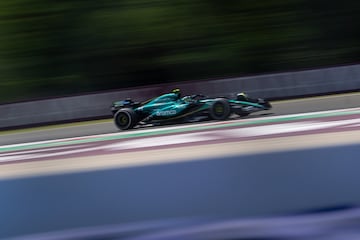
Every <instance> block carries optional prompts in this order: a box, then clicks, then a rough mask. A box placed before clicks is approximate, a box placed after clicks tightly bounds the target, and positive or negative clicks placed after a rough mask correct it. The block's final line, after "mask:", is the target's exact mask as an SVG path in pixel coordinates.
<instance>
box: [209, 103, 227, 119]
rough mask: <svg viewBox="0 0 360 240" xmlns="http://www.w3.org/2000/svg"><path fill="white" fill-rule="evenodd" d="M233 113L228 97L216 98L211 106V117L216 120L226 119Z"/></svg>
mask: <svg viewBox="0 0 360 240" xmlns="http://www.w3.org/2000/svg"><path fill="white" fill-rule="evenodd" d="M230 114H231V109H230V104H229V102H228V100H227V99H224V98H218V99H215V101H214V102H213V104H212V105H211V107H210V117H211V118H212V119H214V120H225V119H227V118H228V117H229V116H230Z"/></svg>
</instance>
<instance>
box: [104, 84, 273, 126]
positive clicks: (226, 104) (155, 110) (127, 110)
mask: <svg viewBox="0 0 360 240" xmlns="http://www.w3.org/2000/svg"><path fill="white" fill-rule="evenodd" d="M269 109H271V104H270V103H269V102H268V101H266V100H264V99H262V98H257V99H251V98H248V97H247V96H246V94H244V93H239V94H237V97H236V99H229V98H224V97H217V98H211V97H206V96H203V95H192V96H185V97H180V90H179V89H174V90H173V91H172V92H171V93H167V94H163V95H161V96H158V97H155V98H153V99H150V100H148V101H146V102H142V103H140V102H134V101H132V100H131V99H126V100H122V101H116V102H114V103H113V105H112V106H111V111H112V114H113V116H114V121H115V125H116V126H117V127H118V128H119V129H121V130H127V129H131V128H134V127H135V126H138V125H147V124H158V125H161V124H169V123H179V122H195V121H201V120H205V119H214V120H225V119H228V118H229V116H230V115H231V114H233V113H234V114H237V115H239V116H241V117H242V116H247V115H249V114H250V113H253V112H257V111H262V110H269Z"/></svg>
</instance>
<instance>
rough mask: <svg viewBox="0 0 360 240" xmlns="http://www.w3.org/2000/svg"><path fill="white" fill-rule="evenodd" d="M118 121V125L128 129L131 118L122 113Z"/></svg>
mask: <svg viewBox="0 0 360 240" xmlns="http://www.w3.org/2000/svg"><path fill="white" fill-rule="evenodd" d="M117 119H118V121H117V123H118V125H119V126H120V127H126V126H127V125H128V124H129V116H128V115H127V114H125V113H120V114H119V115H118V117H117Z"/></svg>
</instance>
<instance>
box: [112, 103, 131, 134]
mask: <svg viewBox="0 0 360 240" xmlns="http://www.w3.org/2000/svg"><path fill="white" fill-rule="evenodd" d="M114 122H115V125H116V126H117V127H118V128H119V129H121V130H127V129H131V128H133V127H134V126H135V125H136V124H137V116H136V113H135V111H134V110H133V109H131V108H123V109H120V110H119V111H117V112H116V113H115V116H114Z"/></svg>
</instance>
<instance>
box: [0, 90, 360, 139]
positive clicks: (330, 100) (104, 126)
mask: <svg viewBox="0 0 360 240" xmlns="http://www.w3.org/2000/svg"><path fill="white" fill-rule="evenodd" d="M272 104H273V109H271V110H270V111H263V112H258V113H254V114H252V115H250V116H248V117H246V118H256V117H263V116H267V115H268V116H279V115H287V114H296V113H306V112H314V111H327V110H336V109H344V108H355V107H359V106H360V93H350V94H339V95H329V96H322V97H313V98H304V99H295V100H285V101H277V102H272ZM157 128H160V127H157ZM136 130H137V129H133V130H129V131H136ZM118 131H119V130H118V129H117V128H116V127H115V125H114V123H113V121H112V119H108V120H103V121H89V122H83V123H76V124H63V125H54V126H49V127H40V128H30V129H22V130H15V131H3V132H0V145H7V144H16V143H25V142H33V141H44V140H52V139H60V138H69V137H81V136H89V135H96V134H106V133H114V132H118Z"/></svg>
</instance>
